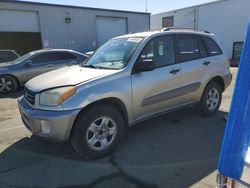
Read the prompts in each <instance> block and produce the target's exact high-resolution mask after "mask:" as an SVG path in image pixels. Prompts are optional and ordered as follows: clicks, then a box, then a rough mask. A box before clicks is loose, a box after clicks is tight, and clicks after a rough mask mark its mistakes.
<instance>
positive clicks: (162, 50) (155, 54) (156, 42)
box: [140, 36, 175, 68]
mask: <svg viewBox="0 0 250 188" xmlns="http://www.w3.org/2000/svg"><path fill="white" fill-rule="evenodd" d="M140 58H141V60H144V59H151V60H153V61H154V63H155V68H158V67H163V66H167V65H171V64H173V63H175V54H174V45H173V40H172V37H171V36H164V37H158V38H155V39H153V40H152V41H151V42H150V43H149V44H147V45H146V47H145V48H144V49H143V51H142V54H141V57H140Z"/></svg>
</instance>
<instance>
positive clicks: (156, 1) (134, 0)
mask: <svg viewBox="0 0 250 188" xmlns="http://www.w3.org/2000/svg"><path fill="white" fill-rule="evenodd" d="M24 1H33V2H45V3H53V4H64V5H75V6H85V7H95V8H105V9H117V10H128V11H139V12H145V11H146V4H147V9H148V12H150V13H152V14H156V13H161V12H165V11H169V10H174V9H179V8H184V7H187V6H193V5H198V4H203V3H208V2H212V1H214V0H24Z"/></svg>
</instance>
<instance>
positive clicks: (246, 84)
mask: <svg viewBox="0 0 250 188" xmlns="http://www.w3.org/2000/svg"><path fill="white" fill-rule="evenodd" d="M228 32H230V31H228ZM249 143H250V20H249V23H248V29H247V35H246V38H245V43H244V48H243V51H242V55H241V60H240V66H239V70H238V76H237V80H236V85H235V89H234V94H233V99H232V103H231V108H230V112H229V117H228V121H227V126H226V130H225V135H224V140H223V144H222V150H221V154H220V158H219V165H218V171H219V173H220V174H222V175H224V176H227V177H229V178H233V179H236V180H240V178H241V176H242V172H243V168H244V165H245V156H246V152H247V149H248V147H249Z"/></svg>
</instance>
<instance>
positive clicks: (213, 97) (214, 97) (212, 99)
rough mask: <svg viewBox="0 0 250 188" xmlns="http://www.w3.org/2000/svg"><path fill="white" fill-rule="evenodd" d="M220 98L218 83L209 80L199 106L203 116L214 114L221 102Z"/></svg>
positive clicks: (220, 91) (220, 92)
mask: <svg viewBox="0 0 250 188" xmlns="http://www.w3.org/2000/svg"><path fill="white" fill-rule="evenodd" d="M221 99H222V90H221V87H220V85H219V84H217V83H215V82H211V83H209V84H208V85H207V87H206V88H205V90H204V92H203V94H202V97H201V100H200V103H199V107H200V110H201V113H202V114H203V115H205V116H212V115H214V114H215V113H216V112H217V111H218V109H219V107H220V104H221Z"/></svg>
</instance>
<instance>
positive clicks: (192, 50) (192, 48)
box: [176, 35, 200, 62]
mask: <svg viewBox="0 0 250 188" xmlns="http://www.w3.org/2000/svg"><path fill="white" fill-rule="evenodd" d="M176 43H177V48H178V50H177V51H178V52H177V53H178V59H179V62H184V61H190V60H193V59H198V58H200V50H199V46H198V43H197V40H196V37H195V36H194V35H176Z"/></svg>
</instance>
